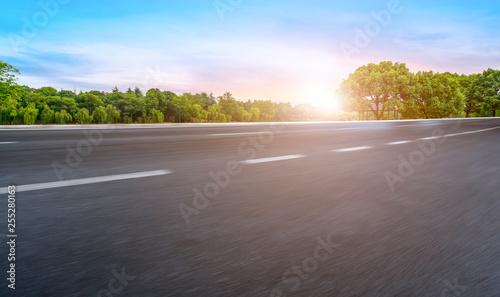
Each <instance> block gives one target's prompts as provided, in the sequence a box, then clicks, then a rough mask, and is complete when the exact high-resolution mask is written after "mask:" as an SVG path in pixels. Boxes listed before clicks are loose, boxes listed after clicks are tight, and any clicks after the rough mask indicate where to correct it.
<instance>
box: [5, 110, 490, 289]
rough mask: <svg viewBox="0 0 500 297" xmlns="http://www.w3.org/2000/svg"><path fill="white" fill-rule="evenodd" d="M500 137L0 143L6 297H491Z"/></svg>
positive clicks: (198, 131) (184, 134) (349, 129)
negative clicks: (10, 227)
mask: <svg viewBox="0 0 500 297" xmlns="http://www.w3.org/2000/svg"><path fill="white" fill-rule="evenodd" d="M499 152H500V119H470V120H465V119H464V120H429V121H406V122H379V123H376V122H368V123H297V124H274V125H271V124H256V125H205V126H198V125H187V126H182V125H172V126H153V127H148V128H137V127H134V128H123V127H120V128H113V127H108V128H107V129H104V128H103V129H100V128H98V127H93V128H90V129H79V128H71V129H34V130H30V129H21V130H20V129H5V128H4V129H0V155H1V166H0V173H1V174H0V196H1V197H2V199H1V201H3V202H1V203H0V210H1V212H0V213H1V214H2V216H5V217H4V219H2V221H3V222H4V225H5V226H4V227H2V229H1V230H2V233H1V234H0V235H1V236H2V240H4V241H5V242H8V237H7V235H8V232H7V221H6V217H7V187H8V186H9V185H15V186H17V192H16V194H15V199H16V205H15V207H16V229H15V234H16V235H17V237H16V240H15V242H16V246H15V258H16V259H15V265H16V266H15V268H16V269H15V270H16V272H15V274H16V280H15V288H16V289H15V290H12V289H10V288H8V287H7V285H8V284H9V281H6V278H8V277H9V274H8V273H5V272H6V271H7V270H8V269H9V267H8V265H9V262H7V261H6V260H7V255H8V254H9V245H8V244H3V245H2V247H1V249H0V256H1V258H2V261H1V263H3V264H2V270H3V271H4V275H3V276H2V280H3V281H2V288H0V296H65V297H69V296H454V297H458V296H488V297H490V296H500V268H499V267H500V234H499V232H498V230H500V220H499V218H500V201H499V200H500V199H499V198H500V190H499V187H500V182H499V181H500V157H499Z"/></svg>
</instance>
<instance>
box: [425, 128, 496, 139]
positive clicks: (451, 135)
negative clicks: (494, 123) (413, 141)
mask: <svg viewBox="0 0 500 297" xmlns="http://www.w3.org/2000/svg"><path fill="white" fill-rule="evenodd" d="M496 129H500V126H499V127H493V128H488V129H482V130H475V131H468V132H461V133H455V134H446V135H443V136H432V137H425V138H419V140H433V139H439V138H441V137H455V136H461V135H467V134H474V133H481V132H486V131H491V130H496Z"/></svg>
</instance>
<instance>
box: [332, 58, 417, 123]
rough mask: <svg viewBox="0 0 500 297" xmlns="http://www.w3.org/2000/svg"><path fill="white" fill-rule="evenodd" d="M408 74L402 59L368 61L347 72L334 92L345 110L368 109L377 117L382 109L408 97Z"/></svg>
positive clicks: (378, 118)
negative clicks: (349, 72)
mask: <svg viewBox="0 0 500 297" xmlns="http://www.w3.org/2000/svg"><path fill="white" fill-rule="evenodd" d="M412 77H413V75H412V73H411V72H410V70H409V69H408V68H407V67H406V65H405V64H404V63H393V62H390V61H389V62H381V63H380V64H373V63H371V64H368V65H366V66H361V67H359V68H358V69H357V70H356V71H355V72H354V73H352V74H350V75H349V78H348V79H346V80H344V81H343V82H342V84H341V85H340V88H339V92H338V95H339V97H340V98H341V99H342V105H343V107H344V109H345V110H348V111H364V110H371V111H372V112H373V114H374V116H375V118H376V119H377V120H381V119H382V116H383V114H384V112H385V111H386V110H388V109H394V108H395V107H397V106H398V105H399V104H400V103H401V102H405V101H406V100H408V99H409V98H410V96H411V93H412V90H411V82H412Z"/></svg>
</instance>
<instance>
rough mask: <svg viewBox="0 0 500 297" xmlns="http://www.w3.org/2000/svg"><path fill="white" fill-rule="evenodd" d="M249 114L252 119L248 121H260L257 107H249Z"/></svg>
mask: <svg viewBox="0 0 500 297" xmlns="http://www.w3.org/2000/svg"><path fill="white" fill-rule="evenodd" d="M249 112H250V114H251V115H252V118H251V119H250V121H252V122H258V121H259V119H260V109H259V108H258V107H251V108H250V110H249Z"/></svg>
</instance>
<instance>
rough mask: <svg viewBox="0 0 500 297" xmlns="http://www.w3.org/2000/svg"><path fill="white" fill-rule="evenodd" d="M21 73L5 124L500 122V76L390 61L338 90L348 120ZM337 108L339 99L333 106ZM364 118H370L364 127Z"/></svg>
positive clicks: (2, 103) (269, 104)
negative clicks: (34, 84) (23, 81)
mask: <svg viewBox="0 0 500 297" xmlns="http://www.w3.org/2000/svg"><path fill="white" fill-rule="evenodd" d="M19 73H20V72H19V70H18V69H16V68H14V67H13V66H12V65H10V64H7V63H5V62H3V61H0V123H3V124H36V123H37V122H38V123H42V124H52V123H59V124H68V123H80V124H89V123H92V122H94V123H100V124H105V123H120V122H122V123H133V122H137V123H163V122H165V121H167V122H184V123H185V122H190V123H191V122H194V123H204V122H222V123H226V122H231V121H235V122H271V121H315V120H346V121H352V120H359V119H360V116H361V112H364V111H370V112H371V114H372V116H371V117H370V116H369V117H368V118H374V119H378V120H382V119H391V118H392V117H393V115H392V114H391V115H388V111H391V113H392V112H393V111H395V110H396V109H397V111H398V113H399V115H400V116H402V117H403V118H446V117H462V116H466V117H470V116H495V115H496V110H497V109H500V70H494V69H488V70H485V71H484V72H483V73H478V74H471V75H458V74H452V73H434V72H432V71H421V72H418V73H412V72H410V70H409V69H408V68H407V67H406V65H405V64H404V63H393V62H390V61H387V62H381V63H379V64H368V65H365V66H362V67H359V68H358V69H357V70H356V71H355V72H354V73H352V74H350V75H349V77H348V78H347V79H346V80H344V81H343V82H342V84H341V86H340V88H339V89H338V90H337V97H338V99H340V101H341V104H342V106H343V109H344V111H343V112H338V111H337V112H329V111H327V110H324V109H322V108H318V107H315V106H313V105H311V104H298V105H295V106H293V105H292V104H290V103H275V102H273V101H271V100H253V101H251V100H247V101H245V102H242V101H238V100H236V99H235V98H234V96H233V95H232V94H231V93H229V92H226V93H224V94H223V95H222V96H219V97H217V98H216V97H215V96H214V95H213V94H212V93H206V92H202V93H195V94H193V93H183V94H180V95H178V94H175V93H174V92H171V91H162V90H160V89H157V88H153V89H149V90H147V91H142V90H141V89H139V88H138V87H135V88H134V89H132V88H128V89H127V90H126V91H125V92H121V91H120V90H118V88H117V87H114V88H113V90H112V91H111V92H110V93H106V92H103V91H97V90H92V91H88V92H82V91H80V93H79V94H78V95H77V94H75V92H73V91H70V90H60V91H57V90H56V89H55V88H53V87H50V86H46V87H42V88H39V89H32V88H30V87H28V86H20V85H18V84H17V78H16V75H18V74H19ZM332 100H333V98H332ZM364 118H365V116H363V119H364Z"/></svg>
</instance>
